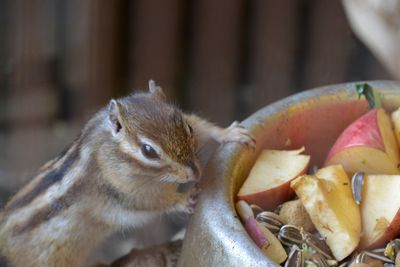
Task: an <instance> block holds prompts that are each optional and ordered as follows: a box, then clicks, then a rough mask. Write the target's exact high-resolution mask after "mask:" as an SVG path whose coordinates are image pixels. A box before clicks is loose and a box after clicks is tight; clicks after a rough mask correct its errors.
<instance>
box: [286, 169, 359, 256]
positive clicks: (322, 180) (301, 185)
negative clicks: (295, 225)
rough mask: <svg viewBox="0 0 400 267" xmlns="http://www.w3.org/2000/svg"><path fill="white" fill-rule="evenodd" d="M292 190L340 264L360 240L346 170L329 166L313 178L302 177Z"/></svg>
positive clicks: (293, 183)
mask: <svg viewBox="0 0 400 267" xmlns="http://www.w3.org/2000/svg"><path fill="white" fill-rule="evenodd" d="M291 187H292V188H293V189H294V190H295V192H296V194H297V196H298V197H299V198H300V199H301V201H302V203H303V205H304V207H305V209H306V211H307V213H308V214H309V215H310V218H311V221H312V222H313V223H314V225H315V228H317V230H318V232H319V233H320V234H321V236H323V237H325V238H326V243H327V245H328V246H329V248H330V249H331V251H332V254H333V255H334V256H335V258H336V259H337V260H338V261H340V260H342V259H344V258H345V257H347V256H348V255H350V254H351V253H352V252H353V251H354V249H355V248H356V247H357V245H358V243H359V241H360V235H361V216H360V209H359V207H358V206H357V204H356V203H355V201H354V199H353V195H352V193H351V188H350V180H349V178H348V176H347V174H346V172H345V171H344V169H343V167H342V166H341V165H333V166H328V167H325V168H323V169H320V170H318V171H317V173H316V174H315V175H313V176H311V175H304V176H301V177H299V178H297V179H295V180H293V181H292V182H291Z"/></svg>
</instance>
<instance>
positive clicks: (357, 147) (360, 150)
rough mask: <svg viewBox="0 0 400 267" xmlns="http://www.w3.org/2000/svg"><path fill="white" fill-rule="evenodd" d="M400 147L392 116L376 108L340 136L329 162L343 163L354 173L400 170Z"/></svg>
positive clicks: (330, 154) (391, 172)
mask: <svg viewBox="0 0 400 267" xmlns="http://www.w3.org/2000/svg"><path fill="white" fill-rule="evenodd" d="M399 162H400V157H399V147H398V145H397V142H396V137H395V135H394V132H393V127H392V123H391V120H390V117H389V116H388V115H387V113H386V112H385V111H384V110H383V109H382V108H378V109H373V110H371V111H369V112H368V113H366V114H364V115H363V116H361V117H360V118H359V119H357V120H356V121H355V122H353V123H352V124H350V125H349V126H348V127H347V128H346V129H345V130H344V131H343V132H342V134H341V135H340V136H339V138H338V139H337V140H336V143H335V144H334V145H333V147H332V149H331V150H330V152H329V154H328V157H327V160H326V162H325V165H334V164H342V165H343V167H344V169H345V170H346V172H347V173H348V174H350V175H352V174H354V173H355V172H357V171H363V172H365V173H367V174H382V173H385V174H399V173H400V172H399V169H398V164H399Z"/></svg>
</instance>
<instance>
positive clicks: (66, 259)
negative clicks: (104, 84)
mask: <svg viewBox="0 0 400 267" xmlns="http://www.w3.org/2000/svg"><path fill="white" fill-rule="evenodd" d="M157 88H158V87H157ZM154 89H155V88H154V87H153V88H152V90H150V93H139V94H135V95H131V96H128V97H125V98H122V99H118V100H117V101H114V100H112V101H111V102H110V104H109V105H108V107H105V108H103V109H102V110H100V111H99V112H98V113H97V114H95V115H94V116H93V118H92V119H91V120H90V121H89V122H88V123H87V125H86V126H85V127H84V129H83V130H82V133H81V135H80V136H79V138H77V139H76V140H75V142H74V143H73V144H72V145H71V146H70V147H69V149H67V150H66V151H64V152H63V153H61V154H60V156H58V157H57V158H55V159H54V160H52V161H50V162H48V163H47V164H45V165H44V166H43V167H42V168H41V169H40V170H39V173H38V174H37V175H36V176H35V177H34V178H33V179H32V180H31V181H30V182H29V183H28V184H27V185H26V186H25V187H23V188H22V189H21V190H20V191H19V192H18V193H17V194H16V195H15V196H14V197H13V198H12V199H11V200H10V201H9V202H8V204H7V205H6V207H5V209H4V210H3V211H2V213H1V214H0V255H3V256H5V259H7V261H9V263H11V266H14V267H20V266H27V267H37V266H58V267H65V266H81V265H82V264H83V262H85V260H86V257H87V255H88V254H89V253H90V252H91V251H92V250H93V249H94V248H95V247H96V246H97V245H98V244H99V243H100V242H102V241H103V240H104V239H105V238H107V237H108V236H109V235H110V234H112V233H114V232H116V231H119V230H123V229H126V228H136V229H137V228H141V227H143V226H145V225H146V224H148V223H149V222H150V221H151V220H154V219H156V218H159V216H160V214H163V213H165V212H171V211H183V212H187V211H190V209H191V207H192V205H193V196H192V194H193V192H196V193H197V190H194V189H193V190H191V189H190V187H191V185H192V184H195V183H196V181H198V178H199V176H200V169H199V159H198V158H197V147H199V148H201V147H203V145H204V144H205V143H206V142H207V141H208V140H209V139H216V140H217V141H219V142H225V141H229V140H230V139H229V138H231V139H232V140H235V141H238V136H239V137H240V136H245V137H246V138H244V139H242V140H245V142H247V143H248V142H250V141H251V139H250V138H249V136H248V135H245V134H244V133H243V132H242V131H241V130H237V131H234V132H233V134H232V132H230V135H229V134H227V133H228V132H229V131H231V130H232V129H230V130H229V128H228V129H226V130H229V131H228V132H227V131H226V130H224V129H221V128H219V127H216V126H214V125H212V124H210V123H208V122H205V121H204V120H201V119H200V118H198V117H196V116H193V115H190V116H189V115H185V114H183V113H182V112H181V111H180V110H179V109H178V108H176V107H174V106H172V105H169V104H167V103H166V102H165V101H164V97H163V94H161V93H162V92H161V91H160V90H154ZM189 124H190V125H189ZM192 128H193V131H192ZM249 140H250V141H249ZM239 142H240V140H239ZM144 146H147V148H148V147H149V146H150V147H151V148H152V149H153V150H152V151H153V152H154V153H153V152H152V153H153V154H152V155H153V156H152V157H149V155H148V154H146V153H145V151H144V150H143V147H144Z"/></svg>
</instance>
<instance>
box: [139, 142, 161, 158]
mask: <svg viewBox="0 0 400 267" xmlns="http://www.w3.org/2000/svg"><path fill="white" fill-rule="evenodd" d="M141 150H142V154H143V156H145V157H146V158H148V159H159V158H160V156H159V155H158V154H157V152H156V151H155V150H154V148H152V147H151V146H150V145H148V144H142V147H141Z"/></svg>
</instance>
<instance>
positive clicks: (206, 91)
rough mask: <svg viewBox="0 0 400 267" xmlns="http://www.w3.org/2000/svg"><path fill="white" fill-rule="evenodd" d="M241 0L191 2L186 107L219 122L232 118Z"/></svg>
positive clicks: (224, 122)
mask: <svg viewBox="0 0 400 267" xmlns="http://www.w3.org/2000/svg"><path fill="white" fill-rule="evenodd" d="M242 7H243V1H240V0H234V1H229V0H226V1H214V0H204V1H195V2H194V3H193V28H192V42H193V43H192V47H191V49H190V51H189V56H190V57H191V60H190V66H189V70H190V73H189V74H188V88H187V90H188V93H187V94H188V96H187V101H188V106H189V108H190V109H192V110H195V111H197V112H199V113H200V114H201V115H203V116H205V117H207V118H209V119H211V120H212V121H215V122H218V123H220V124H224V125H226V124H228V123H230V122H231V121H232V120H233V119H234V113H235V104H236V98H235V94H236V92H235V91H236V88H237V82H238V74H239V60H240V42H239V40H240V33H241V31H240V25H241V22H242V21H241V18H242Z"/></svg>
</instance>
